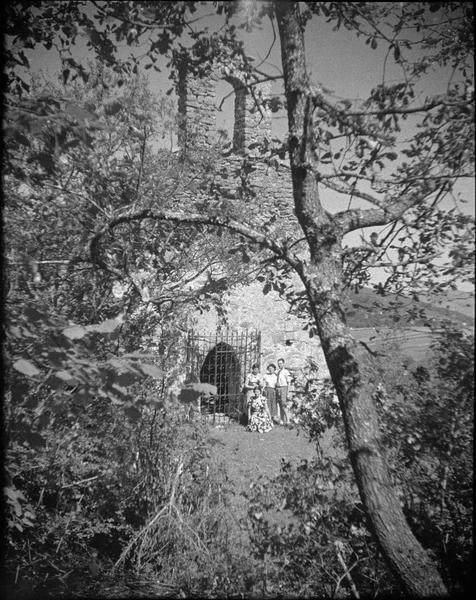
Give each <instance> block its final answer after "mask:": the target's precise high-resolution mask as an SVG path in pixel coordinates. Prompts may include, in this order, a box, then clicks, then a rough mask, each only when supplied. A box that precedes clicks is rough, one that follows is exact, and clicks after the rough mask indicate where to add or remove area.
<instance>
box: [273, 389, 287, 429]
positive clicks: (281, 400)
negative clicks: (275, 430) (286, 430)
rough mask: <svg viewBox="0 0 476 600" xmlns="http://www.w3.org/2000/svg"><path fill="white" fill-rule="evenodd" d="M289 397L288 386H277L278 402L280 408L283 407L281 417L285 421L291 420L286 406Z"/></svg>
mask: <svg viewBox="0 0 476 600" xmlns="http://www.w3.org/2000/svg"><path fill="white" fill-rule="evenodd" d="M287 398H288V386H287V385H283V386H278V387H277V388H276V402H277V403H278V406H279V408H280V409H281V415H280V416H281V418H282V419H283V421H284V422H285V423H287V422H288V421H289V418H288V409H287V408H286V400H287Z"/></svg>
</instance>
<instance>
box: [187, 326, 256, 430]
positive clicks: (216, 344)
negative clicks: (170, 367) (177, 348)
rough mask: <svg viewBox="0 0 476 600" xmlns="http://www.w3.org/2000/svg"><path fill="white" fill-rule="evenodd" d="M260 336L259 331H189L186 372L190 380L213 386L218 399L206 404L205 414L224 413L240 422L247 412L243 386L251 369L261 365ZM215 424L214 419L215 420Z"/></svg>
mask: <svg viewBox="0 0 476 600" xmlns="http://www.w3.org/2000/svg"><path fill="white" fill-rule="evenodd" d="M260 356H261V333H260V332H259V331H256V330H252V329H249V330H246V329H245V330H241V331H231V330H228V329H227V330H217V331H215V332H203V333H202V332H200V333H199V332H197V331H193V330H191V331H189V333H188V336H187V343H186V370H187V377H188V378H189V379H190V380H194V381H200V382H201V383H211V384H212V385H215V386H216V387H217V395H216V397H214V398H211V399H210V401H208V402H207V398H203V402H202V412H210V413H213V414H214V415H216V413H224V414H225V415H227V416H228V417H231V418H233V419H241V418H242V415H243V412H246V405H245V404H244V403H243V393H242V390H243V385H244V383H245V376H246V373H249V372H250V371H251V365H252V364H254V363H259V362H260ZM213 420H215V416H214V417H213Z"/></svg>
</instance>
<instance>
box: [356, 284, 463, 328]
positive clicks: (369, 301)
mask: <svg viewBox="0 0 476 600" xmlns="http://www.w3.org/2000/svg"><path fill="white" fill-rule="evenodd" d="M345 306H346V316H347V323H348V325H349V326H350V327H352V328H367V327H402V328H407V327H415V326H423V325H425V324H426V323H427V320H428V319H430V320H432V321H434V322H435V323H439V322H442V321H444V320H450V321H453V322H454V323H457V324H459V325H460V326H461V327H463V328H470V329H473V328H474V295H472V294H469V293H467V292H451V293H450V294H447V295H445V296H442V295H440V296H438V297H435V298H434V299H430V298H428V297H425V301H420V302H416V301H413V300H411V299H409V298H402V297H399V296H395V295H393V294H389V295H386V296H379V295H378V294H376V293H375V292H374V291H373V290H372V289H369V288H363V289H361V290H360V291H359V293H355V292H349V293H348V296H347V299H346V302H345Z"/></svg>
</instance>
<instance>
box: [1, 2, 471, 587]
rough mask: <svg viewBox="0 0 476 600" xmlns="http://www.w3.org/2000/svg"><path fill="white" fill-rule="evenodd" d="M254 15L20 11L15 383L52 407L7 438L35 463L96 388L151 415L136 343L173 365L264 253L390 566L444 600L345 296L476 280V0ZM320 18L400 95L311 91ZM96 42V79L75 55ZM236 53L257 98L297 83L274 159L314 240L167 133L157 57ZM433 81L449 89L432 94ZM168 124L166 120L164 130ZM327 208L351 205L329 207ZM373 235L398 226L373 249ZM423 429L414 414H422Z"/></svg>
mask: <svg viewBox="0 0 476 600" xmlns="http://www.w3.org/2000/svg"><path fill="white" fill-rule="evenodd" d="M210 6H211V5H210ZM246 7H247V10H246V11H245V12H244V13H242V12H240V11H239V10H238V5H236V4H235V3H222V2H218V3H215V4H213V10H214V13H215V14H216V15H218V16H221V17H222V19H223V27H221V28H219V29H218V31H215V32H211V31H209V30H208V29H207V28H206V27H203V21H202V20H201V19H200V18H199V17H200V15H198V14H197V9H198V8H200V10H201V8H203V7H201V5H200V4H198V3H194V2H183V3H179V4H176V5H172V4H170V3H165V2H153V3H152V2H106V3H104V2H92V3H90V2H72V1H71V2H65V3H53V2H48V1H46V2H40V3H34V4H32V3H30V2H17V3H9V4H8V5H7V10H6V35H7V45H6V80H7V84H8V91H7V96H6V109H7V113H6V127H5V133H6V164H5V171H4V172H5V191H6V195H7V197H8V202H7V205H6V219H5V220H6V233H7V240H8V242H7V248H6V250H7V256H8V260H9V265H10V266H9V269H8V276H9V285H10V291H9V296H8V298H7V307H8V311H9V314H10V319H11V329H10V332H9V338H8V355H7V358H8V361H9V363H10V365H11V367H9V371H8V383H9V385H11V386H12V393H13V392H14V393H15V396H21V397H22V398H23V393H24V392H25V390H26V389H27V388H25V387H24V386H25V381H24V380H23V379H22V378H21V377H20V376H24V377H26V378H27V379H28V380H29V381H30V380H31V382H33V383H32V384H33V385H35V386H36V388H35V389H34V391H31V390H30V389H29V388H28V390H27V393H28V395H27V397H28V398H29V399H31V403H32V405H33V408H32V407H27V408H26V412H24V413H22V412H21V411H20V413H21V414H19V415H16V412H15V410H13V408H14V407H15V405H14V403H13V404H12V412H11V418H12V419H13V421H12V423H15V426H13V425H11V424H10V423H9V425H8V426H9V427H10V426H11V428H12V429H11V431H12V440H14V439H17V442H18V443H19V444H20V446H12V448H14V449H15V450H14V453H15V452H18V453H20V454H21V452H23V446H22V444H23V443H25V442H26V445H27V447H34V446H35V444H36V445H41V444H43V443H44V437H43V435H42V433H40V429H41V427H40V426H39V425H37V421H36V419H37V418H38V419H40V420H41V419H43V420H44V421H47V420H48V419H49V418H50V417H49V411H52V412H53V413H54V412H55V406H56V404H57V400H56V399H57V398H61V402H60V412H61V411H63V410H66V409H65V406H66V407H69V404H71V405H72V406H73V407H75V410H79V411H81V410H83V409H84V408H85V407H87V410H88V411H89V410H93V408H92V406H93V403H91V402H90V399H91V397H94V400H95V401H96V398H102V399H103V400H104V403H105V404H106V405H108V403H110V404H114V402H116V403H117V402H119V404H121V407H122V409H123V410H124V411H125V414H126V415H129V417H132V418H136V419H138V418H139V414H140V409H139V408H138V406H137V404H138V405H139V406H140V402H139V403H136V402H132V401H131V399H130V398H131V397H130V395H129V392H128V391H127V390H126V391H125V390H124V388H127V387H128V386H129V385H131V386H134V385H135V384H136V381H135V379H136V377H138V378H142V377H144V376H148V375H154V374H157V371H156V368H157V367H156V366H153V365H152V366H151V365H148V364H147V363H143V362H142V361H138V360H136V359H137V357H136V356H127V355H128V354H130V353H131V352H130V351H133V350H134V351H135V350H138V349H146V348H147V347H148V346H149V345H150V341H151V338H152V336H155V337H157V332H158V331H159V336H160V337H159V339H160V342H159V349H160V354H161V356H162V357H163V356H165V355H167V354H168V353H169V351H170V355H169V356H168V357H167V360H165V359H164V365H163V366H164V367H165V369H166V370H167V364H171V363H173V359H174V357H176V355H175V356H174V351H173V348H174V343H173V342H174V341H175V340H176V339H177V323H178V324H179V326H180V325H181V324H184V323H186V321H187V316H186V314H185V315H184V313H186V311H187V309H188V307H193V308H194V309H197V308H198V309H199V310H203V309H206V308H207V307H208V306H209V305H210V303H214V302H215V303H216V304H217V306H220V297H221V293H222V292H223V291H224V290H225V289H227V288H228V287H229V286H230V284H231V283H232V282H233V281H237V280H246V277H247V276H249V272H250V267H251V266H252V267H253V268H254V267H255V266H256V264H255V262H254V261H251V264H250V260H249V259H250V255H251V256H252V257H253V259H254V258H257V259H259V260H261V259H264V260H265V263H264V264H265V270H264V271H263V272H262V273H261V275H262V278H263V281H264V291H265V292H266V291H268V290H269V289H271V288H273V289H275V290H277V291H279V292H280V293H281V294H282V295H283V296H284V297H286V299H287V300H288V301H289V302H290V304H291V306H293V307H294V310H297V311H299V312H305V313H306V314H308V315H309V325H308V329H309V332H310V334H312V335H317V336H318V338H319V340H320V342H321V344H322V347H323V351H324V354H325V357H326V360H327V363H328V366H329V371H330V374H331V378H332V382H333V385H334V387H335V390H336V394H337V397H338V399H339V404H340V409H341V412H342V415H343V425H344V430H345V434H346V438H347V444H348V450H349V456H350V459H351V462H352V466H353V469H354V473H355V476H356V483H357V485H358V488H359V493H360V495H361V499H362V504H363V506H364V508H365V510H366V512H367V514H368V516H369V519H370V522H371V527H372V530H373V532H374V534H375V535H376V537H377V540H378V542H379V544H380V546H381V548H382V551H383V555H384V557H385V559H386V560H387V562H388V564H389V565H390V567H391V569H392V570H393V572H394V573H395V574H396V575H397V578H398V579H399V581H400V582H401V584H402V585H403V586H404V588H405V589H406V590H407V591H408V592H409V593H411V594H413V595H428V594H434V593H444V591H445V590H444V586H443V584H442V582H441V579H440V577H439V575H438V573H437V572H436V571H435V569H434V568H433V565H432V563H431V561H430V560H429V559H428V556H427V554H426V553H425V551H424V550H423V548H422V546H421V544H419V543H418V542H417V540H416V539H415V536H414V534H413V533H412V531H411V530H410V529H409V527H408V523H407V521H406V519H405V515H404V514H403V512H402V509H401V505H400V502H399V499H398V495H397V493H396V492H395V490H392V487H391V485H390V479H389V473H388V469H387V465H386V459H385V449H384V446H385V444H384V435H383V433H384V430H382V429H381V427H380V425H379V421H378V415H377V410H376V405H375V391H376V390H375V385H373V384H372V382H371V381H366V379H365V368H364V364H363V361H362V356H361V352H360V347H359V346H358V345H357V343H356V342H355V340H354V339H353V338H352V335H351V333H350V331H349V329H348V327H347V325H346V319H345V313H344V308H343V303H342V297H343V293H344V290H345V288H346V286H349V285H353V286H354V287H356V288H357V289H358V287H359V286H361V285H363V284H365V283H367V282H368V281H369V277H370V276H369V273H370V271H371V270H372V269H375V268H380V269H384V270H386V275H387V276H386V278H385V280H384V281H383V282H381V283H379V284H378V285H377V291H378V292H379V293H381V294H385V293H387V292H388V291H396V292H398V293H402V292H403V291H411V292H413V293H415V294H416V293H418V292H421V291H422V290H424V291H427V292H428V291H431V290H436V291H439V290H441V289H444V288H445V287H447V286H448V285H450V286H454V285H456V282H461V281H472V275H471V266H472V265H471V261H469V260H468V258H470V257H471V255H472V253H473V254H474V250H473V236H472V227H473V224H472V223H473V222H472V219H470V218H469V217H468V216H467V215H465V214H463V213H461V212H460V211H458V210H456V209H448V204H447V203H448V202H449V201H453V200H454V199H455V198H456V195H457V193H458V187H457V184H458V182H459V181H460V180H462V179H464V178H468V177H473V176H474V83H473V71H472V63H471V56H472V52H473V42H472V39H473V38H472V31H473V29H472V20H473V9H472V6H471V5H470V4H466V3H432V4H430V5H426V4H422V3H350V2H349V3H348V2H345V3H333V2H329V3H303V4H299V5H298V4H297V3H293V2H279V3H274V2H262V3H252V4H249V3H247V4H246ZM268 20H269V21H270V22H271V23H272V27H273V31H274V33H275V37H276V36H278V37H279V39H280V44H281V64H282V72H281V73H280V75H279V76H276V75H275V74H274V73H272V72H268V71H266V70H263V68H262V65H261V64H259V62H258V61H255V60H254V59H252V58H250V57H249V56H248V55H247V52H246V48H245V44H244V43H243V41H242V37H243V35H245V34H246V33H247V32H251V31H253V30H254V29H255V28H258V27H261V26H262V25H263V23H264V22H265V21H266V22H267V21H268ZM316 20H318V21H322V22H326V23H328V24H330V25H331V26H332V27H333V28H334V29H335V31H338V30H339V29H341V28H343V29H346V30H348V31H350V32H354V33H355V34H356V35H357V36H358V37H359V38H361V39H362V42H363V44H366V45H368V47H369V50H370V51H371V52H374V51H377V49H381V48H384V69H383V75H382V82H381V83H379V84H378V85H377V86H375V87H374V89H372V90H370V93H369V95H368V97H367V98H364V99H358V100H356V99H352V98H344V99H342V98H338V97H336V95H335V94H334V93H333V92H332V91H331V90H329V89H328V88H327V87H325V86H324V85H323V84H321V83H320V82H319V83H318V82H315V81H313V80H312V79H311V77H310V75H309V72H308V66H307V64H308V61H307V57H306V54H305V51H304V31H305V29H306V28H310V27H312V24H313V22H314V23H315V22H316ZM81 43H84V44H85V46H86V49H87V50H88V51H89V52H90V53H92V54H93V55H95V57H96V58H97V59H98V60H99V62H98V65H97V66H95V67H91V66H90V64H88V63H87V62H85V61H83V60H82V59H80V58H78V57H77V55H76V52H75V50H76V47H77V45H78V44H81ZM143 45H144V47H145V54H144V55H143V56H141V55H140V50H139V48H142V46H143ZM40 46H41V47H44V48H45V49H47V50H49V49H52V48H55V49H56V50H57V51H58V54H59V58H60V61H61V84H60V86H59V87H58V85H56V84H51V83H46V84H44V83H37V82H32V81H29V80H28V77H27V70H28V68H29V52H30V51H31V50H33V51H34V50H35V48H37V47H40ZM124 49H126V50H127V49H129V54H125V53H124ZM131 49H133V50H132V51H131ZM230 57H232V58H233V59H234V60H235V62H236V64H237V65H238V66H239V68H240V69H241V70H242V71H243V73H244V76H245V79H246V84H247V90H248V93H250V94H252V95H253V89H254V86H255V85H256V83H258V82H260V81H264V80H277V79H279V78H281V77H282V79H283V83H284V99H283V97H282V95H279V96H276V97H275V98H271V99H268V100H267V103H268V105H269V106H270V107H271V108H272V109H273V110H279V109H280V108H281V107H283V108H284V109H285V110H286V113H287V117H288V136H287V139H286V140H282V141H279V142H276V143H271V142H270V141H269V140H267V141H265V142H264V144H263V148H260V150H261V152H262V154H263V157H264V158H265V159H266V160H268V161H269V160H272V159H273V156H274V155H277V156H279V155H282V154H283V152H285V153H287V156H288V158H289V169H290V175H291V178H292V182H293V203H294V214H295V216H296V219H297V222H298V224H299V227H300V231H299V233H296V235H291V236H289V235H287V236H286V235H284V236H281V237H280V236H273V235H270V230H269V229H267V228H266V227H264V226H262V220H260V219H256V215H255V214H254V213H253V214H250V210H249V207H248V205H246V204H245V203H244V202H242V201H241V200H242V198H243V196H241V198H240V199H239V200H238V202H228V201H227V202H225V201H224V200H223V198H221V197H220V193H219V191H218V192H217V190H216V188H214V187H213V182H214V176H215V175H216V173H215V172H214V167H215V164H216V161H215V160H214V157H215V156H217V155H216V154H215V152H218V149H217V148H213V149H212V150H210V149H206V150H205V151H204V150H203V149H201V148H200V147H199V146H198V145H197V146H196V147H194V148H193V149H192V152H191V154H190V155H189V156H188V157H184V156H180V157H178V156H176V155H173V154H171V153H170V152H166V151H163V150H158V149H157V141H156V139H155V137H156V136H157V135H161V134H163V133H164V132H166V134H167V135H169V134H170V132H171V129H172V119H171V118H170V109H169V105H168V104H167V101H166V100H165V99H160V100H159V101H158V102H157V101H156V100H154V99H153V98H152V97H151V95H150V93H149V92H148V90H147V88H146V86H145V85H144V84H143V82H142V81H141V79H140V78H139V77H138V73H139V68H141V65H143V66H144V68H145V69H148V68H152V67H153V68H154V69H159V70H160V69H163V68H165V69H169V70H170V72H171V75H172V79H174V78H175V79H176V76H177V70H178V68H179V67H180V65H183V61H184V60H186V61H187V64H188V66H189V67H190V68H192V70H193V71H194V72H195V73H196V74H197V75H200V74H203V73H206V71H207V69H208V67H209V66H210V65H211V64H212V63H213V62H216V61H218V62H219V61H221V60H224V59H225V58H226V59H227V60H228V59H229V58H230ZM86 61H87V59H86ZM390 66H391V69H390ZM434 69H437V71H436V73H437V74H438V75H441V79H442V81H443V79H444V85H443V86H442V87H441V90H435V91H434V93H431V94H426V93H425V86H426V82H427V77H428V76H429V75H430V74H432V73H433V74H434V72H435V71H434ZM390 70H391V71H392V76H391V77H392V80H390V75H389V74H388V73H387V71H388V72H390ZM394 73H398V77H397V79H396V80H395V79H394V78H393V74H394ZM126 81H130V82H132V83H131V85H128V84H127V85H126V83H125V82H126ZM253 97H255V100H256V102H257V104H258V106H257V109H259V102H260V99H259V98H257V97H256V95H253ZM78 98H80V99H81V100H80V101H78ZM160 113H162V116H165V119H162V120H161V121H158V120H157V119H156V115H157V114H160ZM154 136H155V137H154ZM244 183H245V185H244V186H243V187H244V193H247V186H246V181H245V182H244ZM331 193H332V194H333V196H329V194H331ZM328 197H330V198H331V200H332V199H333V198H336V197H337V198H340V199H343V200H344V203H343V204H342V206H341V208H338V209H337V210H330V209H329V204H328V203H327V199H328ZM290 201H291V199H290ZM257 214H258V216H260V215H259V209H257ZM261 217H263V218H264V220H265V221H266V222H271V221H272V219H273V215H269V214H267V215H261ZM34 220H35V221H36V222H38V223H39V227H38V228H37V227H36V225H35V227H32V226H31V224H32V223H33V221H34ZM25 223H26V224H28V225H30V226H25ZM368 228H378V229H377V230H374V231H373V233H372V235H371V236H370V237H369V238H367V234H366V233H365V231H366V230H368ZM358 231H360V232H361V234H362V235H361V244H360V245H357V246H355V245H354V246H349V245H348V244H347V239H348V235H349V234H351V233H355V232H358ZM205 232H207V233H206V235H205ZM232 239H233V240H235V241H233V242H232V244H233V248H232V249H231V250H232V251H231V253H230V252H229V245H230V242H231V240H232ZM258 248H259V249H260V250H259V252H258V250H257V249H258ZM236 256H239V257H241V258H242V259H243V262H242V264H238V261H236V260H235V258H236ZM204 265H205V266H204ZM247 272H248V273H247ZM293 276H294V278H297V279H298V280H299V281H300V287H297V286H296V285H295V279H293ZM184 307H187V308H186V309H184ZM88 353H91V354H92V355H93V356H94V359H93V360H91V358H90V357H88V356H87V355H88ZM448 355H451V352H449V354H448V353H447V356H448ZM167 361H168V362H167ZM177 366H178V363H177V362H176V361H175V364H174V367H175V368H177ZM174 367H171V368H170V371H167V373H168V375H171V373H172V372H173V371H174ZM441 368H442V369H443V368H444V367H443V366H442V367H441ZM441 373H443V371H441ZM19 377H20V380H19ZM440 378H441V377H440ZM17 380H18V381H17ZM166 382H167V377H163V381H162V384H163V385H165V384H166ZM22 385H23V387H21V386H22ZM28 385H30V384H28ZM420 387H421V386H420ZM19 390H22V391H19ZM418 393H419V394H421V397H422V398H423V399H424V400H425V402H426V399H428V398H430V392H429V391H428V390H424V389H423V388H421V389H419V391H418ZM91 394H92V396H91ZM64 398H68V399H69V398H70V399H71V401H70V403H69V404H68V403H66V404H65V403H64V402H63V401H64ZM77 398H79V399H80V401H79V402H78V403H77V404H76V400H77ZM431 398H433V396H431ZM43 400H44V402H43ZM101 402H102V400H101V401H100V403H101ZM37 404H38V406H40V407H41V408H40V409H39V410H38V406H37V407H36V408H34V405H37ZM391 405H392V406H396V404H391ZM432 406H433V408H432V411H433V412H431V414H432V417H433V418H434V419H435V422H436V421H440V420H441V419H442V416H441V414H439V412H438V411H439V409H438V406H437V405H434V404H433V405H432ZM149 409H150V408H149ZM29 410H33V411H34V412H33V414H32V413H31V412H28V411H29ZM68 410H69V408H68ZM35 411H36V412H35ZM458 414H459V413H458ZM438 415H439V416H438ZM420 416H421V415H420V414H417V413H415V415H414V417H415V419H416V420H417V422H419V421H418V420H419V418H420ZM69 425H70V426H72V423H69ZM407 426H409V424H408V423H406V424H405V425H402V431H403V429H404V428H406V427H407ZM38 427H39V429H38ZM24 431H27V433H26V434H25V433H24ZM38 436H39V437H38ZM455 448H456V446H455ZM446 452H448V447H446ZM451 452H453V450H451ZM450 454H451V453H450ZM442 464H443V463H442ZM442 468H443V469H444V468H445V467H442ZM446 480H447V481H448V480H449V471H448V473H447V477H446ZM9 489H10V492H9V495H8V498H9V507H10V509H11V514H16V515H17V517H22V515H23V517H24V519H25V523H24V524H28V522H29V521H31V514H32V510H31V502H30V503H28V499H27V497H26V495H25V494H24V499H23V498H22V496H21V495H19V494H23V491H21V490H18V489H17V488H14V487H10V488H9ZM15 489H16V490H17V491H15ZM443 497H445V494H443ZM311 498H312V502H315V501H316V500H315V497H314V496H313V495H312V494H311ZM22 502H23V504H22ZM19 507H20V508H19ZM12 511H13V512H12ZM22 511H23V512H22ZM386 522H389V523H391V525H392V528H388V527H386V526H385V523H386ZM12 524H13V525H12V526H13V527H16V525H15V520H14V519H13V520H12ZM17 524H18V523H17ZM20 526H22V524H21V523H20ZM420 537H421V536H420ZM402 548H403V550H402Z"/></svg>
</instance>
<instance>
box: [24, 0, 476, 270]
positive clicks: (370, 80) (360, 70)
mask: <svg viewBox="0 0 476 600" xmlns="http://www.w3.org/2000/svg"><path fill="white" fill-rule="evenodd" d="M241 4H242V6H243V7H244V8H245V9H246V6H247V5H248V6H249V5H250V2H249V1H248V0H247V1H242V3H241ZM92 8H93V7H92ZM213 12H214V9H213V5H212V3H205V5H204V6H202V7H200V8H199V10H198V12H197V13H196V14H195V15H194V17H195V18H197V16H198V17H199V20H197V21H196V23H195V24H194V27H196V28H200V29H202V28H203V27H208V28H209V30H210V31H215V30H217V29H218V28H219V27H220V26H221V24H222V22H223V21H222V19H221V18H220V17H218V16H216V15H214V14H213ZM431 18H438V17H437V16H435V17H431ZM333 26H334V23H331V24H329V23H326V21H325V19H324V18H321V17H313V19H312V20H311V21H310V22H309V23H308V24H307V27H306V37H305V47H306V58H307V64H308V70H309V72H310V74H311V78H312V81H313V83H318V84H321V85H323V86H324V87H325V88H327V89H330V90H332V91H333V92H334V94H335V95H336V96H340V97H348V98H362V99H363V98H365V97H366V96H367V95H368V93H369V91H370V90H371V89H372V88H373V87H375V86H376V85H378V84H379V83H381V82H382V80H383V77H384V71H385V80H386V81H387V82H388V81H391V80H397V79H401V71H400V68H399V67H398V66H397V65H395V64H394V62H393V59H392V57H391V56H390V58H389V59H388V60H387V61H385V53H386V50H385V48H383V47H382V46H378V47H377V49H371V48H370V46H369V45H366V44H365V43H364V39H363V38H358V37H357V36H356V35H355V34H354V33H352V32H349V31H348V30H346V29H344V28H341V29H340V30H338V31H333ZM274 37H275V39H274ZM242 39H243V41H244V42H245V48H246V51H247V53H248V54H249V55H251V56H253V57H255V58H257V59H259V60H260V61H261V60H263V59H264V58H265V57H266V55H267V54H268V53H269V56H268V58H267V59H266V61H265V62H264V63H263V65H262V66H261V68H262V69H263V70H265V71H266V72H268V73H270V74H278V73H279V72H280V64H281V59H280V45H279V37H278V35H277V31H276V36H274V33H273V28H272V26H271V23H270V21H269V19H265V20H264V21H263V26H262V28H261V29H259V30H254V31H252V32H251V33H245V32H243V36H242ZM139 50H140V49H138V51H139ZM129 51H130V49H129V48H127V52H129ZM77 52H78V54H79V55H80V56H81V55H83V56H84V55H85V46H84V45H83V47H82V48H81V46H79V47H78V49H77ZM31 68H32V71H33V72H35V71H37V70H40V69H41V70H45V69H46V70H47V71H48V72H49V73H50V74H53V73H54V72H55V71H57V69H58V60H57V57H55V56H54V54H53V53H48V52H46V51H44V50H42V49H36V50H35V52H34V53H33V54H31ZM147 73H148V76H149V79H150V85H151V88H152V90H153V91H155V92H157V93H159V94H160V93H165V91H166V90H168V89H169V88H170V87H171V82H170V80H169V79H168V73H167V71H166V70H164V71H163V72H161V73H156V72H154V71H153V69H150V70H148V71H147ZM447 81H448V73H442V72H441V71H435V72H433V73H431V74H430V75H429V76H428V77H426V78H425V82H424V85H422V86H421V88H420V95H421V97H420V98H419V99H418V100H419V101H421V102H422V101H423V100H424V98H425V96H427V95H428V96H429V95H432V94H435V93H440V92H444V91H445V88H446V84H447ZM230 90H231V86H229V84H227V83H225V82H220V83H219V84H218V86H217V90H216V93H217V101H216V104H217V107H218V105H219V104H220V102H221V100H222V99H223V97H224V96H226V94H227V93H228V92H229V91H230ZM273 92H274V93H282V83H281V82H280V81H279V82H274V83H273ZM233 108H234V99H233V97H230V98H228V99H227V100H226V101H225V102H224V104H223V107H222V110H221V111H220V112H217V127H219V128H223V129H226V130H227V131H229V133H230V134H231V130H232V123H233ZM286 131H287V118H286V116H285V115H284V114H283V113H280V114H279V113H278V114H277V115H275V116H274V118H273V134H275V135H276V136H277V137H284V136H285V134H286ZM408 134H409V135H411V130H409V131H408ZM457 191H458V192H459V193H460V194H461V196H462V197H463V198H465V199H466V200H467V203H466V204H464V203H463V204H459V208H460V209H461V210H462V212H464V213H466V214H472V215H474V197H475V187H474V180H473V179H466V180H463V181H461V182H459V183H458V185H457ZM322 201H323V204H324V206H325V208H326V209H327V210H329V211H330V212H336V211H338V210H342V209H344V208H346V207H347V197H344V196H342V195H338V194H336V193H334V192H332V191H326V192H325V193H323V194H322ZM446 203H447V207H448V208H449V207H452V206H453V204H454V201H453V200H451V199H449V198H448V200H446ZM367 206H368V205H366V203H365V202H364V201H359V200H357V201H354V204H353V207H354V208H359V207H362V208H365V207H367ZM371 231H373V229H367V230H365V232H362V231H361V232H353V233H352V234H350V235H349V236H348V239H347V243H348V244H349V245H354V244H356V245H359V243H360V242H359V238H360V236H361V235H362V234H364V236H365V237H366V238H368V237H369V236H370V233H371ZM376 231H377V232H378V231H379V230H378V229H377V230H376ZM374 276H375V277H376V279H377V280H378V279H379V277H380V275H379V273H374Z"/></svg>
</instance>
